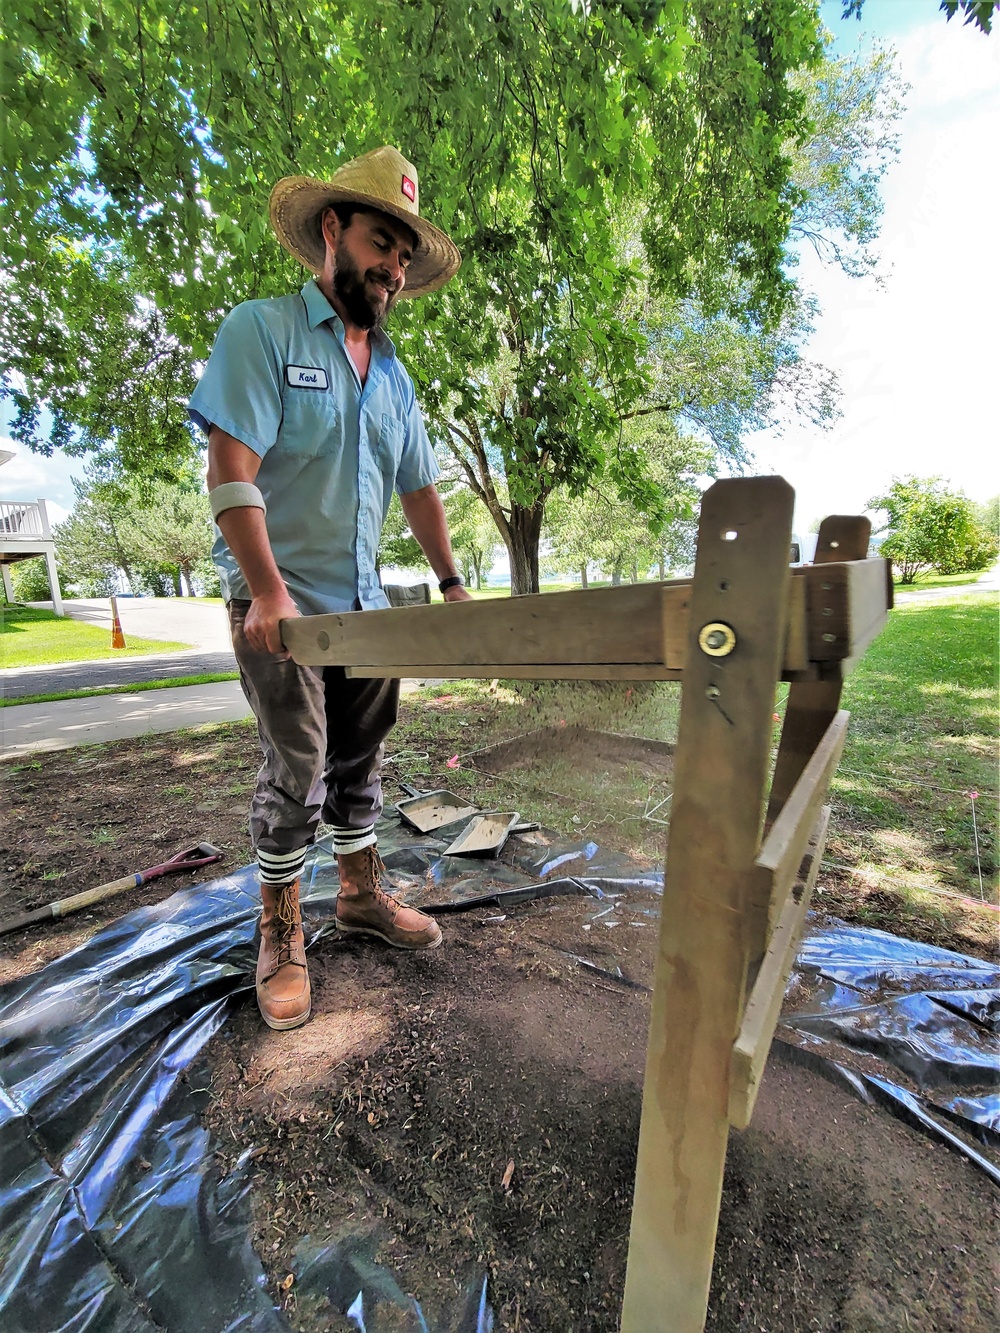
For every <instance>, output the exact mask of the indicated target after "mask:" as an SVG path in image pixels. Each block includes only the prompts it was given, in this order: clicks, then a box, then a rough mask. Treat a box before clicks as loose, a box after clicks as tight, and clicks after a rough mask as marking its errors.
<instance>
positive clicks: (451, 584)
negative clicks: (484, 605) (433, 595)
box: [438, 574, 465, 592]
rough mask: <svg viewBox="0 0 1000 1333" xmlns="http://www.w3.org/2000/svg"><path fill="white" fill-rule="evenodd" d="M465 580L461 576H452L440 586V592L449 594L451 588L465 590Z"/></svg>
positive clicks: (442, 581) (443, 580)
mask: <svg viewBox="0 0 1000 1333" xmlns="http://www.w3.org/2000/svg"><path fill="white" fill-rule="evenodd" d="M464 587H465V579H463V578H462V576H461V574H452V576H451V578H450V579H442V580H441V582H440V583H439V584H438V592H447V591H448V589H449V588H464Z"/></svg>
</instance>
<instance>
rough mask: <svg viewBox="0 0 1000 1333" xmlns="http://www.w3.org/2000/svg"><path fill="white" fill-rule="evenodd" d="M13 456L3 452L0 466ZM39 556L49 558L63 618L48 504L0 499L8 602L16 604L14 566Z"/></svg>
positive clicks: (0, 560) (0, 564) (1, 562)
mask: <svg viewBox="0 0 1000 1333" xmlns="http://www.w3.org/2000/svg"><path fill="white" fill-rule="evenodd" d="M13 457H14V455H13V454H12V453H11V452H10V450H9V449H0V466H3V464H4V463H7V462H9V461H10V459H12V458H13ZM39 555H40V556H44V558H45V568H46V570H47V571H48V575H49V588H50V589H51V590H52V609H53V611H55V613H56V615H57V616H61V615H62V614H63V604H62V597H61V596H60V594H59V577H58V575H57V573H56V544H55V542H54V541H53V540H52V529H51V528H50V527H49V516H48V514H47V513H46V511H45V501H44V500H0V574H2V575H3V590H4V592H5V593H6V594H7V601H8V602H13V601H14V587H13V584H12V582H11V577H10V567H11V565H16V564H17V562H18V561H19V560H30V559H31V558H32V557H33V556H39Z"/></svg>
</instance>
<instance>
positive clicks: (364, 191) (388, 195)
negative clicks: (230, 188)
mask: <svg viewBox="0 0 1000 1333" xmlns="http://www.w3.org/2000/svg"><path fill="white" fill-rule="evenodd" d="M341 203H343V204H361V205H362V206H364V207H366V208H373V209H376V210H377V211H378V212H380V213H388V214H389V215H390V216H391V217H394V218H399V220H400V221H401V222H405V223H406V225H407V226H408V227H409V228H410V230H411V231H413V232H414V234H415V235H416V237H417V247H416V250H415V252H414V255H413V258H412V260H411V261H410V264H409V266H408V268H407V270H406V285H405V286H404V287H403V290H402V292H401V293H400V296H425V295H426V294H427V293H428V292H433V291H436V290H437V288H438V287H443V286H444V284H445V283H446V282H447V281H448V279H449V278H453V277H454V276H455V274H456V273H457V272H458V269H459V265H460V264H461V262H462V256H461V254H460V253H459V250H458V246H457V245H455V243H454V241H452V240H450V239H449V238H448V237H447V236H446V235H445V234H444V232H443V231H439V230H438V229H437V227H434V226H432V225H431V224H430V223H429V222H426V221H425V220H424V219H423V218H422V217H421V216H420V188H419V186H418V184H417V169H416V167H415V166H414V165H413V164H412V162H407V160H406V158H405V157H404V156H403V155H402V153H400V152H399V151H398V150H397V149H395V148H389V147H386V148H376V149H375V150H374V152H371V153H365V154H364V156H363V157H356V158H354V160H353V161H351V162H345V164H344V165H343V166H342V167H339V168H338V169H337V170H336V171H335V172H334V173H333V176H332V178H331V179H330V180H328V181H319V180H314V179H313V178H312V177H311V176H286V177H285V178H284V180H280V181H278V183H277V185H276V186H275V187H274V189H273V190H272V191H271V226H272V227H273V228H274V234H275V236H277V238H278V240H279V241H280V242H281V244H282V245H283V246H284V247H285V249H286V250H287V251H288V252H289V254H292V255H294V256H295V258H296V259H297V260H298V261H299V262H300V263H302V264H305V266H306V268H308V269H311V270H312V271H313V273H319V272H321V271H322V268H323V261H324V259H325V256H326V246H325V243H324V241H323V235H322V231H321V229H320V214H321V213H322V211H323V209H324V208H328V207H329V206H330V204H341Z"/></svg>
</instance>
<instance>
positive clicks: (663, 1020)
mask: <svg viewBox="0 0 1000 1333" xmlns="http://www.w3.org/2000/svg"><path fill="white" fill-rule="evenodd" d="M792 502H793V492H792V489H791V487H790V486H789V485H788V484H787V482H785V481H783V480H782V479H781V478H780V477H753V478H746V479H740V480H732V481H720V482H717V483H716V484H715V485H714V486H713V487H712V488H711V490H709V491H708V492H707V494H706V495H705V497H704V499H703V501H702V508H701V522H700V525H699V531H698V558H697V564H696V566H695V575H694V583H693V587H692V593H691V618H690V634H689V642H688V656H687V665H686V666H685V669H684V688H683V697H682V703H681V720H680V729H679V735H678V743H677V751H676V755H675V769H674V792H675V796H674V802H673V814H672V818H671V822H670V847H669V855H668V857H667V869H666V883H665V886H664V897H663V913H662V919H661V925H660V942H659V953H658V957H657V963H656V981H655V987H654V994H653V1011H652V1019H651V1024H650V1032H649V1046H648V1050H647V1057H646V1080H645V1086H644V1089H643V1103H642V1122H641V1126H640V1131H639V1156H638V1163H637V1166H636V1186H635V1196H634V1202H633V1208H632V1231H631V1237H630V1241H629V1258H628V1272H627V1275H626V1281H625V1300H624V1306H623V1310H622V1325H621V1326H622V1330H623V1333H660V1331H661V1330H662V1333H697V1330H700V1329H702V1328H703V1326H704V1321H705V1310H706V1307H707V1303H708V1289H709V1282H710V1280H711V1274H712V1259H713V1256H714V1250H715V1233H716V1227H717V1225H718V1217H719V1200H720V1196H721V1191H722V1176H723V1171H724V1168H725V1160H726V1145H727V1138H728V1131H729V1077H730V1067H731V1061H732V1049H733V1042H734V1041H735V1038H736V1035H737V1032H738V1030H739V1024H740V1017H741V1013H742V1007H743V999H744V986H745V981H746V971H747V959H748V945H747V939H746V926H745V912H744V905H745V900H746V896H747V893H748V891H749V883H750V879H751V875H752V869H753V861H754V857H755V856H756V853H757V849H758V845H759V839H760V829H761V819H762V815H763V807H764V792H765V784H766V780H767V770H768V761H769V757H770V745H771V735H772V725H773V724H772V716H771V715H772V711H773V709H774V696H775V686H776V682H777V679H778V675H779V673H780V670H781V659H782V651H783V646H784V637H785V617H786V604H787V584H788V578H789V570H788V554H789V549H790V544H791V526H792ZM713 626H714V627H715V628H714V629H713ZM726 629H728V630H730V631H731V632H732V635H733V636H734V639H735V641H734V643H733V645H732V647H731V650H730V651H728V652H725V653H721V654H720V653H719V649H720V648H724V647H725V646H726V644H727V642H728V637H727V634H726V633H725V631H726Z"/></svg>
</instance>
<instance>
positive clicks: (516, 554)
mask: <svg viewBox="0 0 1000 1333" xmlns="http://www.w3.org/2000/svg"><path fill="white" fill-rule="evenodd" d="M544 514H545V505H544V504H543V503H537V504H535V505H533V506H532V507H531V508H530V509H525V508H524V507H523V506H521V505H511V507H510V520H509V522H508V529H509V531H510V541H509V542H508V543H507V553H508V555H509V556H510V595H511V596H512V597H520V596H521V595H522V594H523V593H528V592H537V591H538V540H539V537H540V536H541V532H542V518H543V517H544Z"/></svg>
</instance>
